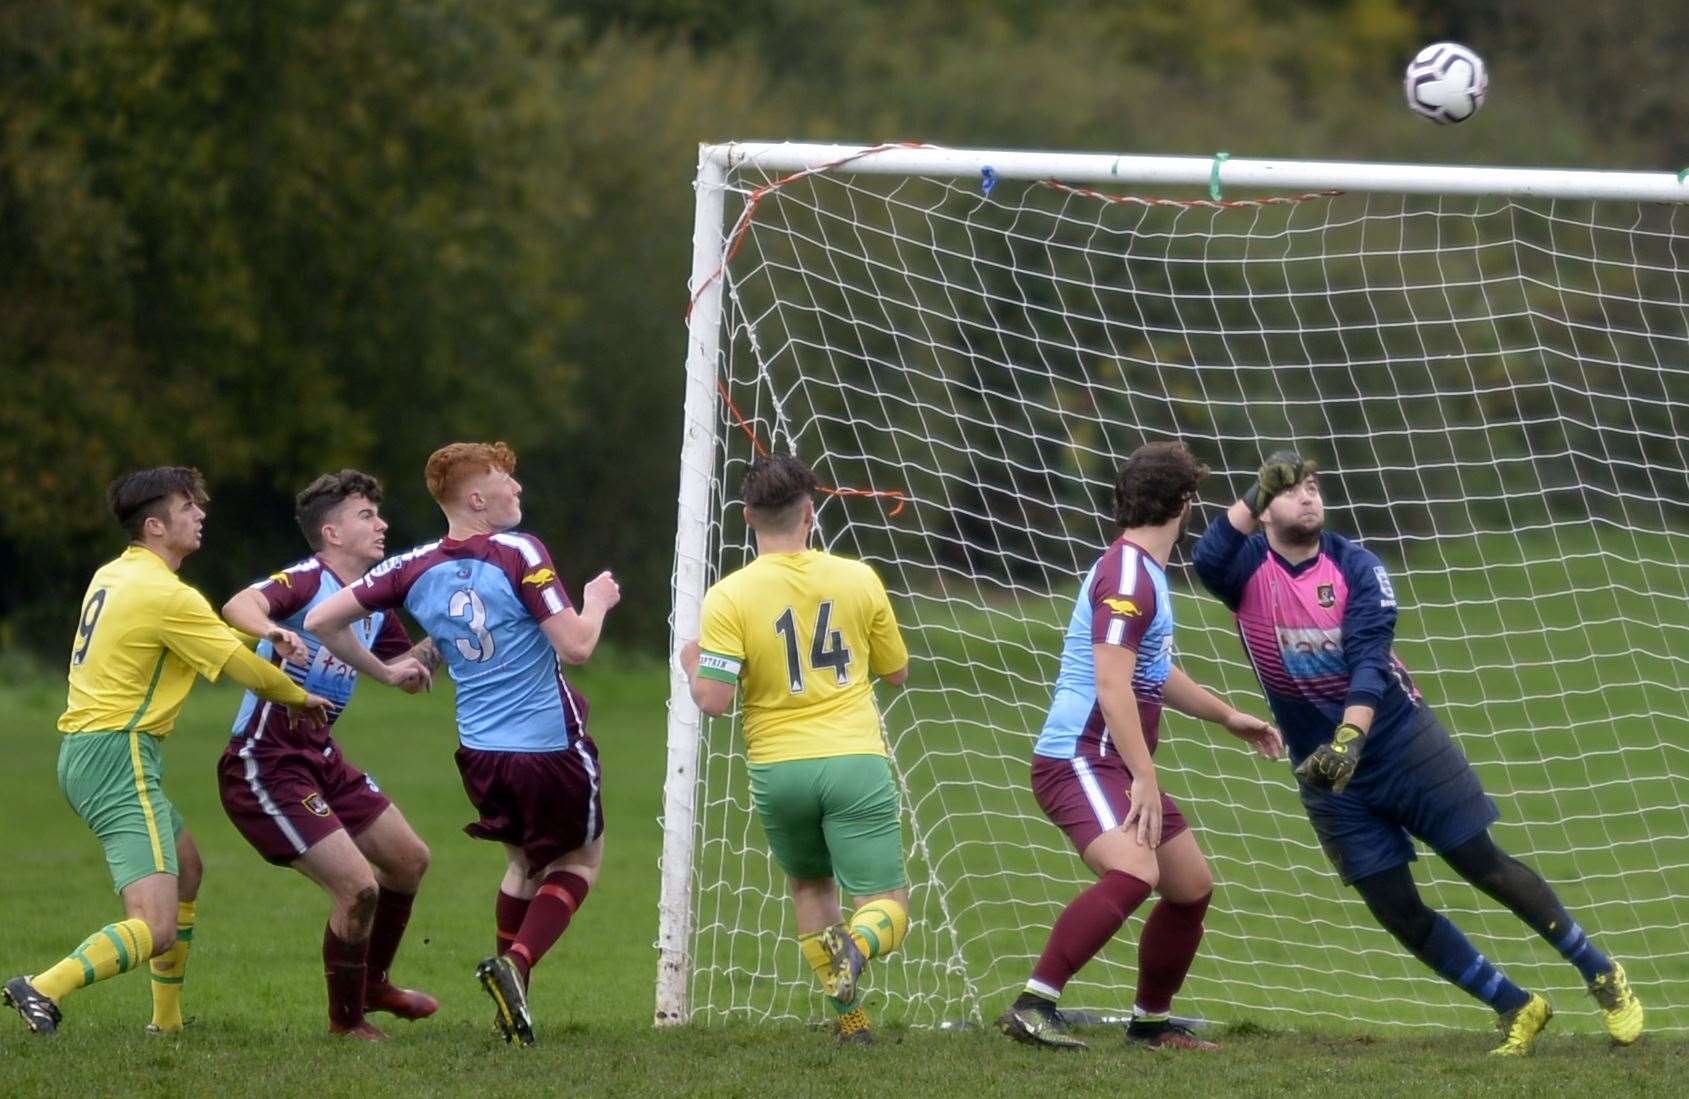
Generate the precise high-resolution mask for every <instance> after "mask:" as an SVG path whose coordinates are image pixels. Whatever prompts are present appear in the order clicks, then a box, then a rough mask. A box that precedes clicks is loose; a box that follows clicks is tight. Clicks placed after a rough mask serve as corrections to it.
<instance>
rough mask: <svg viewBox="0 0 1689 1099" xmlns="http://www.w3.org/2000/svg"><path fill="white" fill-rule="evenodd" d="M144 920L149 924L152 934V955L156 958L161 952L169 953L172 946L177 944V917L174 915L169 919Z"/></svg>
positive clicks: (148, 930)
mask: <svg viewBox="0 0 1689 1099" xmlns="http://www.w3.org/2000/svg"><path fill="white" fill-rule="evenodd" d="M143 922H144V923H145V924H146V925H147V932H148V934H150V935H151V936H152V956H153V957H154V958H156V957H158V956H159V955H161V954H167V953H169V951H170V948H171V947H173V946H175V945H176V920H175V917H174V916H172V917H171V918H170V919H168V920H162V919H153V920H144V921H143Z"/></svg>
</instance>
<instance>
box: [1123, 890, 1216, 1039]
mask: <svg viewBox="0 0 1689 1099" xmlns="http://www.w3.org/2000/svg"><path fill="white" fill-rule="evenodd" d="M1209 896H1213V894H1209ZM1208 899H1209V898H1208V897H1203V898H1202V899H1201V900H1199V901H1194V902H1192V903H1191V904H1175V903H1174V902H1172V901H1170V900H1168V899H1167V898H1166V897H1163V898H1161V900H1159V901H1157V902H1156V905H1155V907H1154V908H1153V909H1151V910H1150V914H1149V919H1147V920H1145V921H1144V933H1143V935H1142V936H1140V937H1139V939H1138V1000H1137V1004H1138V1007H1139V1008H1141V1009H1142V1010H1144V1011H1146V1012H1148V1013H1149V1014H1151V1015H1161V1014H1164V1013H1165V1012H1167V1011H1169V1010H1171V1009H1172V1007H1173V996H1174V994H1175V993H1177V992H1178V991H1179V986H1181V985H1183V984H1184V983H1185V974H1186V973H1189V972H1190V968H1191V962H1192V961H1194V960H1195V958H1196V948H1197V945H1198V944H1199V943H1201V942H1202V917H1203V915H1204V914H1205V913H1206V912H1207V911H1208Z"/></svg>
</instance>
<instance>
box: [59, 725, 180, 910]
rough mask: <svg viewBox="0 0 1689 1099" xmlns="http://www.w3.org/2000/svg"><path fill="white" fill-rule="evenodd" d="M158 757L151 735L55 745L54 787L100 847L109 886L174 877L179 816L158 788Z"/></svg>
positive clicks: (77, 736)
mask: <svg viewBox="0 0 1689 1099" xmlns="http://www.w3.org/2000/svg"><path fill="white" fill-rule="evenodd" d="M163 777H164V759H163V754H162V753H161V752H160V750H159V738H158V737H155V736H153V735H152V734H151V733H71V734H69V735H67V736H65V737H64V739H63V742H62V743H61V744H60V745H59V789H61V790H63V791H64V795H65V800H66V801H68V802H70V807H71V808H72V809H75V810H76V815H77V816H79V817H81V818H82V819H83V820H84V821H86V822H87V823H88V827H90V828H92V829H93V830H94V835H96V836H98V837H99V838H100V844H101V845H102V846H103V847H105V849H106V865H107V866H109V867H110V868H111V881H112V886H113V888H114V889H115V890H116V891H117V892H118V893H121V892H123V890H124V889H125V888H126V887H127V886H129V885H131V884H133V883H134V882H136V881H139V880H140V879H141V878H144V877H146V876H147V875H148V874H174V873H176V836H177V835H178V834H179V833H180V832H181V831H182V814H181V813H178V812H177V811H176V807H175V806H174V805H172V804H170V799H169V798H167V797H165V796H164V791H163V790H162V789H160V788H159V780H160V779H162V778H163Z"/></svg>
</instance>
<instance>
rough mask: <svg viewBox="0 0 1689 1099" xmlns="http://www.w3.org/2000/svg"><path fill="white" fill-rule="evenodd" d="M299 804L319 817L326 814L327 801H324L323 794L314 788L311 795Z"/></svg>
mask: <svg viewBox="0 0 1689 1099" xmlns="http://www.w3.org/2000/svg"><path fill="white" fill-rule="evenodd" d="M300 804H301V805H303V806H304V807H305V808H307V809H309V810H310V811H311V812H312V813H314V814H316V815H317V816H319V817H326V816H328V802H326V801H324V800H323V796H322V795H321V794H319V793H317V792H316V791H314V790H313V791H312V792H311V796H310V797H308V798H306V799H305V800H303V801H302V802H300Z"/></svg>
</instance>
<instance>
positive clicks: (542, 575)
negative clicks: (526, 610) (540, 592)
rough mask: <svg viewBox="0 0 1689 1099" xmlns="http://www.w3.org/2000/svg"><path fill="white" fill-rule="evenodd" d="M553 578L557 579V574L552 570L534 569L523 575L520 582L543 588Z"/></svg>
mask: <svg viewBox="0 0 1689 1099" xmlns="http://www.w3.org/2000/svg"><path fill="white" fill-rule="evenodd" d="M555 579H557V574H556V573H555V572H552V571H551V570H550V569H536V570H535V571H533V572H530V573H529V574H528V575H526V576H524V577H523V578H522V583H524V584H532V585H533V586H534V587H536V588H543V587H545V586H546V585H547V584H549V583H551V582H552V581H553V580H555Z"/></svg>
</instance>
